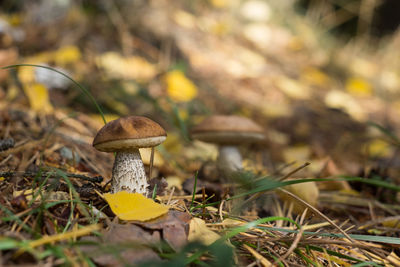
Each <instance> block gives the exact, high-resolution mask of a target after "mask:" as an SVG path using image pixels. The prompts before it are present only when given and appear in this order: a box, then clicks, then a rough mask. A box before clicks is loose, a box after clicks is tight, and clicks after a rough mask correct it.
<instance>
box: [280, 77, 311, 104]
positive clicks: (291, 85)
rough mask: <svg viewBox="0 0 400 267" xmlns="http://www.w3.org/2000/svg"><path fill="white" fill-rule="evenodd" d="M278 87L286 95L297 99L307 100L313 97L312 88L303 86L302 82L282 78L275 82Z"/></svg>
mask: <svg viewBox="0 0 400 267" xmlns="http://www.w3.org/2000/svg"><path fill="white" fill-rule="evenodd" d="M275 84H276V86H278V88H279V89H281V90H282V91H283V92H284V93H285V95H287V96H289V97H291V98H295V99H307V98H309V97H310V95H311V91H310V88H308V87H306V86H304V85H302V84H301V83H300V82H298V81H296V80H294V79H291V78H288V77H285V76H281V77H278V78H277V79H276V81H275Z"/></svg>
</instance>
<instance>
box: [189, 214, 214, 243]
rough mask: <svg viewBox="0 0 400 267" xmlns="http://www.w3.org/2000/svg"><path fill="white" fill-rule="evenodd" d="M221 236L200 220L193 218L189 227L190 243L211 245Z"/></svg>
mask: <svg viewBox="0 0 400 267" xmlns="http://www.w3.org/2000/svg"><path fill="white" fill-rule="evenodd" d="M220 237H221V236H220V235H219V234H217V233H215V232H214V231H212V230H211V229H210V228H208V227H207V225H206V222H205V221H203V220H202V219H200V218H193V219H192V220H191V221H190V226H189V235H188V240H189V241H199V242H201V243H203V244H205V245H207V246H208V245H211V244H212V243H214V242H215V241H216V240H218V239H219V238H220Z"/></svg>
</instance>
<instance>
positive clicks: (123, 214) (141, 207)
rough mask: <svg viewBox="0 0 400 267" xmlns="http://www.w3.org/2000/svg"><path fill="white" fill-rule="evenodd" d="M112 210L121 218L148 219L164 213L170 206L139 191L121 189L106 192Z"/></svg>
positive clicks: (105, 196) (105, 195)
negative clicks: (155, 200)
mask: <svg viewBox="0 0 400 267" xmlns="http://www.w3.org/2000/svg"><path fill="white" fill-rule="evenodd" d="M104 198H105V199H106V201H107V202H108V205H110V208H111V210H112V211H113V212H114V214H115V215H117V216H118V218H120V219H121V220H135V221H148V220H151V219H154V218H157V217H159V216H161V215H164V214H165V213H167V212H168V209H169V207H168V206H165V205H162V204H158V203H156V202H154V201H153V200H152V199H150V198H146V197H145V196H143V195H142V194H139V193H129V192H127V191H121V192H118V193H115V194H110V193H107V194H104Z"/></svg>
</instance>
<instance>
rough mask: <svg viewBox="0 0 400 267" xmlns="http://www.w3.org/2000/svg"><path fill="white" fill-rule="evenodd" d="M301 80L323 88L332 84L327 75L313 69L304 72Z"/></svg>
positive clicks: (309, 68)
mask: <svg viewBox="0 0 400 267" xmlns="http://www.w3.org/2000/svg"><path fill="white" fill-rule="evenodd" d="M301 79H302V80H304V81H305V82H307V83H309V84H312V85H317V86H321V87H323V86H326V85H328V84H329V82H330V78H329V76H328V75H327V74H325V73H324V72H322V71H321V70H319V69H317V68H313V67H308V68H306V69H305V70H303V72H302V73H301Z"/></svg>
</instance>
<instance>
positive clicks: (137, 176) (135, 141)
mask: <svg viewBox="0 0 400 267" xmlns="http://www.w3.org/2000/svg"><path fill="white" fill-rule="evenodd" d="M166 137H167V134H166V133H165V130H164V129H163V128H162V127H161V126H160V125H159V124H158V123H156V122H154V121H152V120H150V119H149V118H146V117H141V116H129V117H122V118H119V119H117V120H113V121H110V122H109V123H107V124H106V125H104V126H103V128H101V129H100V130H99V131H98V133H97V135H96V137H95V138H94V140H93V146H94V147H95V148H96V149H97V150H99V151H103V152H116V156H115V161H114V166H113V169H112V179H111V193H116V192H119V191H123V190H125V191H128V192H133V193H141V194H143V195H145V196H146V195H147V192H148V189H147V187H148V183H147V179H146V172H145V169H144V166H143V162H142V158H141V156H140V153H139V148H144V147H154V146H157V145H159V144H161V143H162V142H164V140H165V139H166Z"/></svg>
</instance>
